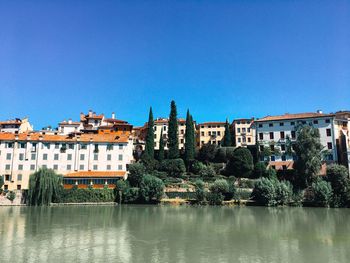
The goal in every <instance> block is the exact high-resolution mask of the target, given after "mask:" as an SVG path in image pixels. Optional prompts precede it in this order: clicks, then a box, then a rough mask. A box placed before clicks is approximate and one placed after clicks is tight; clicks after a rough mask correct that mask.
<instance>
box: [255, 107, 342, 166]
mask: <svg viewBox="0 0 350 263" xmlns="http://www.w3.org/2000/svg"><path fill="white" fill-rule="evenodd" d="M255 123H256V129H257V131H256V132H257V142H258V143H259V147H260V149H259V150H260V151H262V150H263V147H270V149H271V151H272V152H276V151H275V150H276V149H278V150H279V151H280V154H278V155H271V156H270V165H271V166H272V167H274V168H276V169H291V168H292V166H293V156H289V155H288V154H287V153H286V149H287V145H286V142H287V137H289V139H290V140H291V142H292V143H293V141H295V140H296V132H297V131H296V130H297V127H298V125H312V126H313V127H316V128H318V130H319V132H320V141H321V144H322V145H323V147H324V149H325V150H327V153H328V154H327V160H328V161H329V162H336V161H338V153H337V147H336V140H337V136H338V134H337V132H336V128H335V126H336V122H335V115H334V114H323V113H322V112H320V111H319V112H317V113H300V114H284V115H279V116H267V117H264V118H261V119H258V120H256V121H255ZM323 172H324V171H323Z"/></svg>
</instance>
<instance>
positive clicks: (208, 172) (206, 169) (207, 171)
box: [198, 165, 216, 178]
mask: <svg viewBox="0 0 350 263" xmlns="http://www.w3.org/2000/svg"><path fill="white" fill-rule="evenodd" d="M198 174H199V176H200V177H202V178H208V177H214V176H215V175H216V173H215V170H214V168H213V167H212V166H211V165H208V166H206V165H204V166H203V167H202V169H201V170H200V171H199V173H198Z"/></svg>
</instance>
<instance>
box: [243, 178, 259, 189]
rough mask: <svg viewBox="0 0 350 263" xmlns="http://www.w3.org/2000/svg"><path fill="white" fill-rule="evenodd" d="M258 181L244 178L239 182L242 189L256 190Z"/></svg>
mask: <svg viewBox="0 0 350 263" xmlns="http://www.w3.org/2000/svg"><path fill="white" fill-rule="evenodd" d="M256 181H257V180H253V179H246V178H242V179H240V180H239V181H238V182H239V187H241V188H254V186H255V182H256Z"/></svg>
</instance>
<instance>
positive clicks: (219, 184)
mask: <svg viewBox="0 0 350 263" xmlns="http://www.w3.org/2000/svg"><path fill="white" fill-rule="evenodd" d="M209 190H210V192H213V193H221V194H226V193H227V192H228V190H229V184H228V182H227V181H226V180H225V179H217V180H215V182H214V183H212V184H211V185H210V186H209Z"/></svg>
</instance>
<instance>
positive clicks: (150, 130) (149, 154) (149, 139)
mask: <svg viewBox="0 0 350 263" xmlns="http://www.w3.org/2000/svg"><path fill="white" fill-rule="evenodd" d="M144 155H145V156H144V158H150V159H153V158H154V120H153V112H152V107H150V109H149V116H148V123H147V135H146V146H145V153H144Z"/></svg>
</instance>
